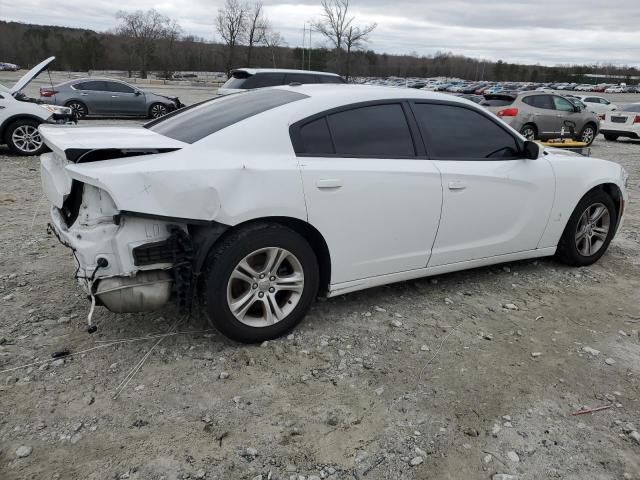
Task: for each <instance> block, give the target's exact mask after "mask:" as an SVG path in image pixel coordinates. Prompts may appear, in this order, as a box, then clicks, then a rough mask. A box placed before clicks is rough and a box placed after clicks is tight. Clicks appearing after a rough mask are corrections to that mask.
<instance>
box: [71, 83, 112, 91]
mask: <svg viewBox="0 0 640 480" xmlns="http://www.w3.org/2000/svg"><path fill="white" fill-rule="evenodd" d="M73 87H74V88H75V89H76V90H90V91H93V92H107V91H108V90H107V82H103V81H100V80H92V81H90V82H82V83H76V84H75V85H74V86H73Z"/></svg>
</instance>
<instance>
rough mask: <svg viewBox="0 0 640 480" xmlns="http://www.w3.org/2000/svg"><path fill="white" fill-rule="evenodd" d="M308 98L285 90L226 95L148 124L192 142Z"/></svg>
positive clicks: (154, 129) (172, 135) (159, 130)
mask: <svg viewBox="0 0 640 480" xmlns="http://www.w3.org/2000/svg"><path fill="white" fill-rule="evenodd" d="M303 98H307V96H306V95H302V94H300V93H296V92H289V91H286V90H277V89H276V90H254V91H251V92H247V93H243V94H241V95H226V96H222V97H217V98H214V99H213V100H208V101H206V102H203V103H198V104H196V105H192V106H191V107H188V108H185V109H181V110H178V111H176V112H174V113H171V114H169V115H167V116H164V117H162V118H160V119H158V120H156V121H153V122H150V123H148V124H146V125H145V128H148V129H149V130H153V131H154V132H157V133H159V134H160V135H165V136H167V137H171V138H174V139H176V140H180V141H181V142H186V143H193V142H197V141H198V140H200V139H202V138H204V137H206V136H208V135H211V134H212V133H215V132H217V131H219V130H222V129H223V128H226V127H228V126H229V125H233V124H234V123H237V122H240V121H242V120H244V119H246V118H249V117H252V116H254V115H257V114H259V113H262V112H266V111H267V110H271V109H272V108H276V107H279V106H282V105H285V104H287V103H291V102H295V101H296V100H302V99H303Z"/></svg>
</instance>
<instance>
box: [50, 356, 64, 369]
mask: <svg viewBox="0 0 640 480" xmlns="http://www.w3.org/2000/svg"><path fill="white" fill-rule="evenodd" d="M62 365H64V358H58V359H56V360H54V361H53V362H51V366H52V367H61V366H62Z"/></svg>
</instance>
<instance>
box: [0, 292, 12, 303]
mask: <svg viewBox="0 0 640 480" xmlns="http://www.w3.org/2000/svg"><path fill="white" fill-rule="evenodd" d="M2 300H7V301H9V300H13V293H10V294H9V295H5V296H4V297H2Z"/></svg>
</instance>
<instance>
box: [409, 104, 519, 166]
mask: <svg viewBox="0 0 640 480" xmlns="http://www.w3.org/2000/svg"><path fill="white" fill-rule="evenodd" d="M413 110H414V113H415V116H416V120H417V121H418V125H419V127H420V129H421V131H422V134H423V138H424V141H425V143H426V147H427V152H428V153H429V156H430V157H431V158H433V159H436V160H479V159H501V158H503V159H509V158H515V157H518V156H519V155H520V153H519V152H520V148H519V146H518V143H517V141H516V139H515V137H514V136H512V135H511V134H510V133H509V132H507V131H506V130H505V129H504V128H502V127H501V126H500V125H498V124H497V123H495V122H494V121H492V120H490V119H489V118H487V117H486V116H484V115H483V114H481V113H480V112H476V111H474V110H471V109H470V108H464V107H457V106H454V105H442V104H431V103H415V104H414V105H413Z"/></svg>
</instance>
